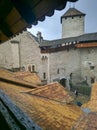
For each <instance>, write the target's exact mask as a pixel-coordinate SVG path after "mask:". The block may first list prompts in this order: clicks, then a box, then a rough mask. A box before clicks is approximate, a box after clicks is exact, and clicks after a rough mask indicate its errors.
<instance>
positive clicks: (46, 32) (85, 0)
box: [28, 0, 97, 40]
mask: <svg viewBox="0 0 97 130" xmlns="http://www.w3.org/2000/svg"><path fill="white" fill-rule="evenodd" d="M73 6H75V8H76V9H78V10H79V11H81V12H83V13H85V14H86V16H85V33H91V32H97V0H79V1H78V2H76V3H75V4H73V3H69V2H68V3H67V5H66V7H65V9H63V10H62V11H55V13H54V15H53V16H51V17H46V19H45V21H43V22H38V25H36V26H34V25H33V26H32V28H31V29H28V31H30V32H31V33H32V34H34V35H35V36H36V34H37V32H38V31H40V32H41V33H42V36H43V38H44V39H46V40H53V39H59V38H61V23H60V17H61V16H62V15H63V14H64V13H65V12H66V11H67V10H68V9H69V8H70V7H73Z"/></svg>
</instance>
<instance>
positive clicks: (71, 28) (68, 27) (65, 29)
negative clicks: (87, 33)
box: [62, 16, 84, 38]
mask: <svg viewBox="0 0 97 130" xmlns="http://www.w3.org/2000/svg"><path fill="white" fill-rule="evenodd" d="M83 33H84V16H81V17H80V16H75V17H67V18H66V19H65V18H62V38H67V37H75V36H79V35H82V34H83Z"/></svg>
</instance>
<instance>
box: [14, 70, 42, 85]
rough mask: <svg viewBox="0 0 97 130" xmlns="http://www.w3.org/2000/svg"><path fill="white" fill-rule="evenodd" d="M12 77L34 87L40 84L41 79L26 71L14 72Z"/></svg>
mask: <svg viewBox="0 0 97 130" xmlns="http://www.w3.org/2000/svg"><path fill="white" fill-rule="evenodd" d="M14 75H15V77H16V78H19V79H22V80H24V81H26V82H29V83H32V84H36V85H40V84H41V79H40V77H39V76H38V75H37V74H36V73H30V72H28V71H25V72H15V73H14Z"/></svg>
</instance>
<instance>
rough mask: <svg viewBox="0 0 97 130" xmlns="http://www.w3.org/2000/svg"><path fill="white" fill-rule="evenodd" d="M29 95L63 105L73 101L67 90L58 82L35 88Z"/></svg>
mask: <svg viewBox="0 0 97 130" xmlns="http://www.w3.org/2000/svg"><path fill="white" fill-rule="evenodd" d="M29 94H31V95H37V96H40V97H45V98H47V99H52V100H55V101H59V102H65V103H66V102H67V103H69V102H71V101H72V100H73V98H72V97H71V96H70V95H69V93H68V92H67V90H66V89H65V88H64V87H63V86H62V85H60V84H59V83H58V82H54V83H50V84H48V85H45V86H41V87H38V88H35V89H33V90H32V91H30V92H29Z"/></svg>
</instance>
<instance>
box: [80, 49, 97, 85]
mask: <svg viewBox="0 0 97 130" xmlns="http://www.w3.org/2000/svg"><path fill="white" fill-rule="evenodd" d="M81 77H83V80H87V83H88V84H90V85H91V82H92V81H91V80H92V78H93V79H94V82H95V81H97V47H95V48H86V49H85V48H83V49H81Z"/></svg>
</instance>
